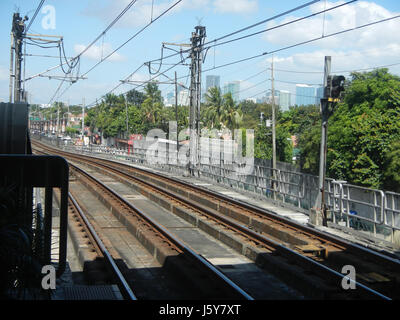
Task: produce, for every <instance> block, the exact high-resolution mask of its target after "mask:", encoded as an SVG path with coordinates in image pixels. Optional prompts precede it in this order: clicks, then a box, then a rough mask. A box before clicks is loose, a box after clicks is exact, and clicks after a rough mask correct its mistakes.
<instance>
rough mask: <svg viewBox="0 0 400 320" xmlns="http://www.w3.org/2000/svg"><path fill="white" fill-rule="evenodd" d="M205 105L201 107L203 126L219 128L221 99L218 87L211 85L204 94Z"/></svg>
mask: <svg viewBox="0 0 400 320" xmlns="http://www.w3.org/2000/svg"><path fill="white" fill-rule="evenodd" d="M205 99H206V103H205V107H204V108H203V110H204V111H203V119H204V122H205V126H207V127H209V128H210V129H213V128H214V127H215V128H217V129H221V115H222V107H223V99H222V95H221V90H220V89H219V88H218V87H211V88H209V89H208V92H207V93H206V94H205Z"/></svg>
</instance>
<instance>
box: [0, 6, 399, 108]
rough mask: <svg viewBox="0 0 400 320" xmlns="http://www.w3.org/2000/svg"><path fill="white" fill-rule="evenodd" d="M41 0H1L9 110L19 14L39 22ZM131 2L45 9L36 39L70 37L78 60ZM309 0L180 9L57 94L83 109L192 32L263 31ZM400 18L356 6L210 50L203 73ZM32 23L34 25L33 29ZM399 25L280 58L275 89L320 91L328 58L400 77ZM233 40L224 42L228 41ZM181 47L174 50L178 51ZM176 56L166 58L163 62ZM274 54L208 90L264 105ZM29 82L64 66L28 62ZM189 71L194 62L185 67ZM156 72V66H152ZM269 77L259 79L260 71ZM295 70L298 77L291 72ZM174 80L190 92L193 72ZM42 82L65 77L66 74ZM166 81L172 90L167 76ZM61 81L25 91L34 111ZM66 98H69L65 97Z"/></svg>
mask: <svg viewBox="0 0 400 320" xmlns="http://www.w3.org/2000/svg"><path fill="white" fill-rule="evenodd" d="M175 1H176V0H154V1H153V10H152V11H153V17H156V16H157V15H158V14H160V13H161V12H162V11H163V10H165V9H166V8H168V7H169V6H170V5H172V4H173V3H175ZM39 2H40V1H39V0H37V1H32V0H1V1H0V16H1V19H0V30H1V31H0V41H1V43H3V46H1V49H0V101H8V85H9V71H8V70H9V61H10V47H9V44H10V31H11V21H12V15H13V12H15V11H16V10H18V11H19V12H20V14H21V15H28V17H32V15H33V13H34V11H35V9H36V7H37V5H38V4H39ZM129 2H130V0H114V1H111V0H100V1H95V0H80V1H77V0H69V1H68V0H46V1H45V2H44V5H43V8H42V9H44V8H45V6H52V7H53V8H54V9H55V28H54V29H48V28H45V25H44V24H43V23H42V22H43V21H44V19H45V18H46V14H48V12H46V13H43V12H40V13H39V14H38V16H37V18H36V19H35V21H34V23H33V24H32V26H31V28H30V33H38V34H46V35H60V36H63V39H64V46H65V51H66V55H67V56H69V57H73V56H76V55H77V54H79V53H80V52H81V51H82V49H83V48H85V46H86V45H88V44H89V43H90V42H92V40H94V39H95V38H96V37H97V36H98V35H99V34H100V33H101V32H102V31H103V30H104V29H105V28H106V27H107V26H108V24H109V23H110V22H111V21H113V19H114V18H115V17H116V16H117V15H118V14H119V13H120V12H121V11H122V10H123V9H124V8H125V7H126V5H127V4H128V3H129ZM307 2H309V1H307V0H303V1H291V0H283V1H265V0H183V1H182V2H181V3H179V4H178V5H177V6H176V7H175V8H174V9H173V10H172V11H171V12H169V13H168V14H166V15H165V16H163V17H161V18H160V19H159V20H157V21H155V22H154V23H153V24H151V25H150V26H149V27H148V28H147V29H146V30H145V31H143V32H142V33H140V34H139V35H138V36H137V37H136V38H134V39H133V40H131V41H130V42H129V43H128V44H126V45H125V46H124V47H123V48H121V49H120V50H119V51H117V53H116V54H114V55H112V56H111V57H110V58H109V59H107V60H106V61H104V62H103V63H101V64H100V65H99V66H98V67H96V68H95V69H93V70H92V71H90V72H89V73H88V74H87V75H86V77H87V78H88V79H85V80H80V81H78V82H76V83H75V84H73V85H72V86H70V87H69V85H68V84H67V83H64V85H63V87H62V88H61V90H60V91H59V92H60V93H61V92H64V94H63V95H62V96H60V97H59V98H58V99H57V100H58V101H64V102H68V101H69V103H71V104H76V103H81V102H82V98H85V102H86V104H90V103H92V102H94V101H95V100H96V99H100V98H101V96H102V95H103V94H105V93H107V92H108V91H110V90H111V89H112V88H114V87H115V86H116V85H117V84H118V83H119V82H120V80H122V79H125V78H126V77H127V76H128V75H129V74H130V73H131V72H133V71H134V70H135V69H137V68H139V67H140V66H141V65H142V64H143V63H144V62H146V61H149V60H152V59H157V58H159V57H160V51H161V45H162V42H174V43H189V41H190V36H191V32H192V31H194V27H195V26H196V25H197V24H198V23H199V22H200V23H201V24H202V25H204V26H205V27H206V32H207V41H210V40H213V39H216V38H219V37H221V36H223V35H226V34H228V33H230V32H233V31H236V30H239V29H241V28H244V27H246V26H249V25H252V24H254V23H256V22H259V21H262V20H265V19H267V18H271V17H273V16H274V15H277V14H280V13H282V12H285V11H288V10H290V9H292V8H295V7H297V6H300V5H302V4H305V3H307ZM344 2H345V1H325V0H321V1H318V2H316V3H315V4H313V5H311V6H308V7H306V8H304V9H301V10H298V11H296V12H292V13H290V14H288V15H285V16H283V17H281V18H279V19H274V20H272V21H269V22H267V23H263V24H262V25H259V26H258V27H255V28H252V29H250V30H248V31H246V32H243V33H241V34H238V35H237V36H241V35H245V34H248V33H251V32H256V31H261V30H263V29H266V28H270V27H273V26H277V25H279V24H281V23H284V22H288V21H291V20H293V19H296V18H300V17H303V16H306V15H309V14H311V13H316V12H318V11H321V10H323V9H324V8H330V7H332V6H336V5H338V4H340V3H344ZM151 4H152V0H137V2H136V3H135V4H134V5H133V6H132V7H131V8H130V9H129V11H128V12H127V13H126V14H125V15H124V16H123V17H122V18H121V19H120V20H119V21H118V22H117V23H116V24H115V25H114V26H113V27H112V28H111V29H110V30H109V31H108V32H107V33H106V34H105V35H104V37H101V38H100V39H99V41H98V42H96V43H95V45H94V46H92V48H91V49H89V50H88V51H87V52H86V53H85V54H84V55H83V57H82V59H81V63H80V73H81V74H83V73H85V72H86V71H88V70H89V69H90V68H91V67H92V66H93V65H95V64H96V63H97V62H98V61H99V60H100V59H101V55H102V54H103V56H104V55H105V54H107V53H109V52H111V51H112V50H114V49H116V48H117V47H118V46H120V45H121V44H122V43H124V42H125V41H126V40H128V39H129V38H130V37H131V36H132V35H134V34H135V33H136V32H137V31H139V30H140V29H141V28H142V27H143V26H144V25H145V24H147V23H148V22H149V21H150V19H151ZM399 13H400V3H399V1H398V0H381V1H375V2H374V1H356V2H354V3H352V4H349V5H346V6H343V7H341V8H338V9H335V10H332V11H329V12H328V13H326V14H325V15H323V14H321V15H315V16H314V17H312V18H309V19H307V20H303V21H301V22H297V23H293V24H290V25H289V26H287V27H282V28H276V29H274V30H271V31H269V32H265V33H261V34H259V35H256V36H253V37H249V38H247V39H243V40H240V41H235V42H232V43H229V44H226V45H221V46H217V47H215V48H211V49H210V50H209V51H208V53H207V56H206V60H205V63H204V65H203V70H207V69H211V68H214V67H218V66H220V65H223V64H226V63H229V62H232V61H236V60H240V59H243V58H247V57H251V56H255V55H258V54H261V53H263V52H270V51H272V50H277V49H280V48H283V47H286V46H290V45H293V44H296V43H299V42H302V41H307V40H309V39H312V38H316V37H320V36H321V35H322V34H325V35H328V34H330V33H334V32H337V31H340V30H345V29H348V28H353V27H356V26H359V25H361V24H366V23H369V22H373V21H376V20H380V19H385V18H389V17H391V16H395V15H397V14H399ZM28 22H29V21H28ZM399 30H400V19H395V20H391V21H389V22H384V23H381V24H378V25H375V26H371V27H367V28H363V29H360V30H357V31H351V32H348V33H345V34H342V35H338V36H335V37H329V38H326V39H323V40H319V41H316V42H313V43H310V44H305V45H301V46H297V47H295V48H292V49H288V50H283V51H279V52H276V53H275V54H274V67H275V69H276V71H275V79H276V83H275V88H276V89H280V90H288V91H290V92H292V93H293V94H294V93H295V83H308V84H319V83H322V78H323V73H322V72H323V63H324V56H325V55H330V56H332V73H335V71H343V72H342V73H343V74H344V75H346V76H347V75H348V74H349V71H351V70H359V69H364V68H370V67H375V66H384V65H392V64H399V65H394V66H391V67H389V69H390V71H391V72H393V73H395V74H398V75H400V43H399V41H398V39H399V38H398V32H399ZM229 39H231V38H227V39H226V40H229ZM175 48H176V47H175ZM26 50H27V54H37V55H52V56H58V49H42V48H38V47H35V46H31V45H29V46H27V47H26ZM170 53H172V51H169V50H166V51H165V54H170ZM271 57H272V56H271V55H265V56H263V57H260V58H256V59H253V60H249V61H245V62H242V63H238V64H234V65H231V66H227V67H223V68H217V69H215V70H212V71H208V72H204V73H203V84H205V76H206V75H207V74H215V75H219V76H220V77H221V85H223V84H224V83H225V82H227V81H232V80H241V81H242V82H241V92H240V98H241V99H244V98H250V97H255V98H257V97H261V96H262V95H265V91H266V90H268V89H269V88H270V87H271V82H270V81H269V79H270V77H271V74H270V70H268V68H269V67H270V64H271ZM25 62H26V69H25V76H26V77H29V76H32V75H35V74H37V73H40V72H43V71H45V70H47V69H48V68H50V67H52V66H56V65H58V64H59V59H57V58H45V57H34V56H27V57H26V61H25ZM163 62H164V64H163V66H162V69H161V70H164V69H166V68H168V67H170V65H169V64H170V63H176V62H178V57H173V58H170V59H167V60H164V61H163ZM186 62H189V60H187V61H186ZM154 67H155V68H157V67H158V66H157V65H156V64H154ZM263 70H264V71H265V72H262V71H263ZM283 70H286V71H292V72H285V71H283ZM174 71H177V74H178V77H182V79H181V80H180V81H181V82H183V83H185V84H187V85H189V79H188V78H187V76H188V74H189V67H188V66H178V67H176V68H174V69H172V70H171V71H169V72H168V73H167V74H168V75H169V76H170V77H171V78H172V77H173V76H174ZM45 75H56V76H59V75H60V76H61V75H63V73H62V70H61V69H60V68H58V69H55V70H53V71H51V72H48V73H46V74H45ZM149 77H150V75H149V72H148V69H147V68H144V67H142V68H140V69H139V70H138V72H137V73H136V74H135V75H134V76H133V78H132V80H148V79H149ZM159 79H160V81H165V80H166V79H165V78H163V77H160V78H159ZM59 84H60V81H59V80H54V79H53V80H49V79H48V78H45V77H36V78H34V79H32V80H29V81H27V82H26V90H27V91H28V92H29V102H30V103H48V102H49V101H51V98H52V97H53V95H54V93H55V92H56V89H57V87H58V85H59ZM67 87H69V89H68V90H66V91H64V89H65V88H67ZM133 87H134V86H132V85H128V84H124V85H121V86H120V87H119V88H118V89H116V90H115V93H121V92H125V91H127V90H128V89H130V88H133ZM160 88H161V89H162V90H163V93H166V92H168V91H171V90H173V86H172V85H168V84H164V85H160Z"/></svg>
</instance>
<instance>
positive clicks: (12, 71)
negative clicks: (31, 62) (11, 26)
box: [9, 32, 14, 103]
mask: <svg viewBox="0 0 400 320" xmlns="http://www.w3.org/2000/svg"><path fill="white" fill-rule="evenodd" d="M13 73H14V34H13V33H12V32H11V49H10V99H9V101H10V103H12V102H13V77H14V74H13Z"/></svg>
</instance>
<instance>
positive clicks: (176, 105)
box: [175, 71, 179, 165]
mask: <svg viewBox="0 0 400 320" xmlns="http://www.w3.org/2000/svg"><path fill="white" fill-rule="evenodd" d="M175 119H176V165H178V164H179V162H178V154H179V126H178V78H177V76H176V71H175Z"/></svg>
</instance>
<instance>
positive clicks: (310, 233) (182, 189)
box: [40, 145, 400, 299]
mask: <svg viewBox="0 0 400 320" xmlns="http://www.w3.org/2000/svg"><path fill="white" fill-rule="evenodd" d="M40 146H41V147H42V148H45V146H43V145H40ZM48 151H51V152H55V150H54V149H48ZM57 153H58V154H60V155H62V156H64V157H66V158H67V159H74V161H78V162H82V161H84V162H85V163H91V165H92V166H95V167H96V168H97V169H99V168H102V170H103V171H104V173H107V174H109V175H113V176H114V177H118V179H120V180H121V181H123V182H124V183H127V184H132V183H134V184H135V185H136V188H137V190H138V191H139V192H141V193H142V194H144V195H147V196H149V197H150V198H153V199H154V201H157V202H158V203H160V204H161V205H162V206H164V207H169V209H170V210H171V211H174V213H175V214H178V215H179V214H180V215H181V216H182V215H186V217H185V218H186V219H189V220H193V221H195V222H194V223H199V221H200V222H201V219H202V218H196V217H194V216H193V215H191V214H187V212H185V210H183V209H182V208H186V209H188V208H190V210H191V211H194V212H195V213H196V214H197V215H198V216H201V217H206V219H208V220H210V221H212V223H214V224H219V225H220V226H223V228H224V232H220V233H218V234H214V236H216V237H217V238H218V237H219V238H221V237H222V236H221V235H222V234H223V235H226V234H227V233H230V234H234V237H232V236H231V237H230V238H229V239H230V240H229V241H228V242H231V245H232V246H233V247H236V249H237V250H239V251H241V252H242V253H243V254H245V255H246V256H248V257H251V258H252V259H253V260H254V261H255V262H256V263H257V264H259V265H262V266H264V267H265V268H267V269H268V270H270V271H272V272H275V273H276V274H277V275H278V276H280V277H281V278H282V279H283V280H284V281H286V282H288V283H291V284H293V283H294V284H295V286H296V287H297V288H298V289H299V290H301V291H303V292H304V293H305V294H311V296H313V294H312V292H310V291H314V292H317V291H318V292H320V293H322V294H323V297H326V298H373V299H376V298H379V299H388V298H393V299H398V298H399V282H400V281H399V274H400V272H399V270H400V269H399V262H398V261H397V260H395V259H392V258H390V257H386V256H384V255H381V254H379V253H376V252H373V251H371V250H368V249H365V248H363V247H361V246H358V245H354V244H351V243H348V242H346V241H343V240H341V239H338V238H336V237H333V236H330V235H326V234H323V233H321V232H318V231H316V230H314V229H312V228H308V227H306V226H303V225H299V224H296V223H295V222H293V221H290V220H288V219H285V218H283V217H280V216H277V215H275V214H273V213H271V212H268V211H266V210H263V209H260V208H257V207H254V206H252V205H249V204H246V203H243V202H240V201H237V200H234V199H231V198H228V197H225V196H223V195H219V194H215V193H211V192H210V191H208V190H206V189H204V188H201V187H198V186H193V185H190V184H187V183H185V182H182V181H180V180H176V179H171V178H168V177H165V176H160V175H157V174H154V173H152V172H150V171H148V170H143V169H138V168H135V167H131V166H128V165H123V164H121V163H115V162H112V161H109V160H104V159H98V158H90V159H89V158H88V157H85V159H84V160H82V158H81V157H79V156H77V155H73V154H70V153H65V152H60V151H58V150H57ZM132 181H134V182H132ZM196 219H197V220H196ZM225 231H226V232H225ZM232 239H234V240H232ZM243 243H245V245H243ZM344 266H353V267H354V269H355V271H356V278H355V279H348V278H346V277H345V274H343V273H342V270H343V269H342V268H343V267H344ZM346 281H347V282H349V283H352V281H354V282H353V284H354V285H355V287H356V289H355V290H343V286H342V283H343V282H346Z"/></svg>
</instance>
